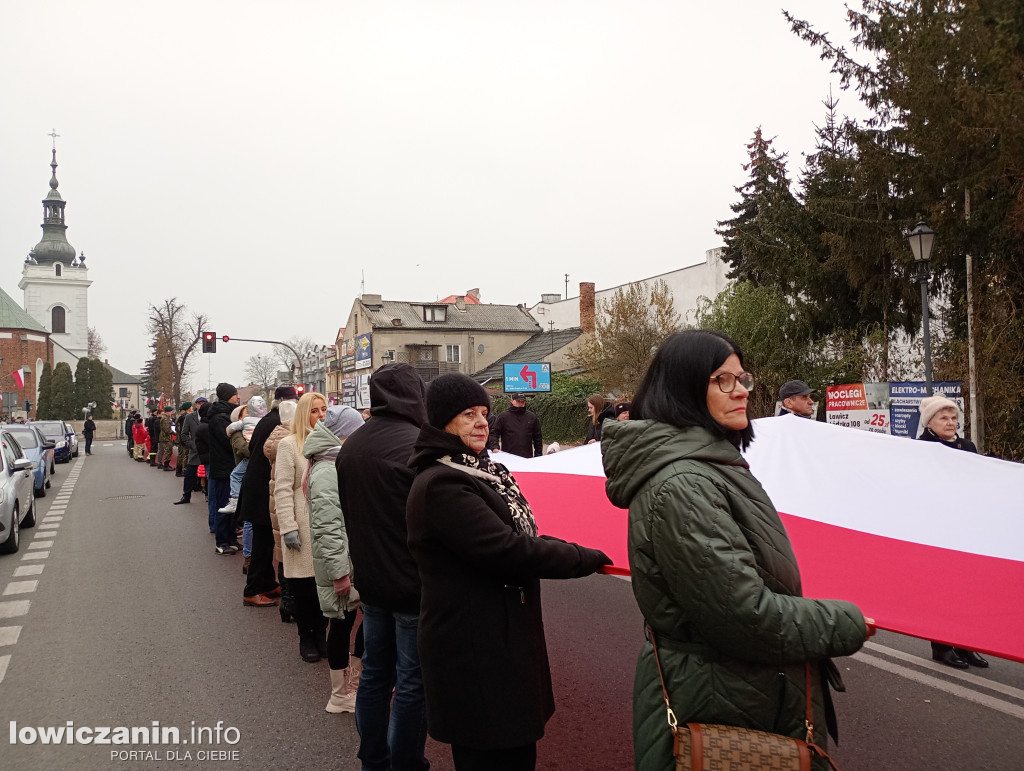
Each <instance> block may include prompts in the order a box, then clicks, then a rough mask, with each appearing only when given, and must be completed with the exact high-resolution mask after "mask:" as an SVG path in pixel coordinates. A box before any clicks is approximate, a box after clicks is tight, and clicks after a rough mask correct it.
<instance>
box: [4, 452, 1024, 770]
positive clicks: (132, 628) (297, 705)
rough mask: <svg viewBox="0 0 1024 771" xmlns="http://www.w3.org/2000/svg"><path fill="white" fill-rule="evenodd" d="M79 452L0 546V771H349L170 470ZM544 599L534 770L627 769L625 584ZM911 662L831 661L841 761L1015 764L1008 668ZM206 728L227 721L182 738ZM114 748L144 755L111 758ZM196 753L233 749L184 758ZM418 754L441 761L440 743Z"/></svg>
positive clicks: (917, 656)
mask: <svg viewBox="0 0 1024 771" xmlns="http://www.w3.org/2000/svg"><path fill="white" fill-rule="evenodd" d="M93 450H94V454H93V456H92V457H89V458H85V457H84V456H83V457H81V458H79V459H77V460H75V461H74V462H72V463H71V464H68V465H62V466H58V467H57V474H56V477H55V478H54V484H53V489H52V490H50V491H49V495H48V497H47V498H45V499H41V500H39V501H38V504H39V514H40V520H41V523H40V525H39V526H38V527H37V528H36V529H35V530H26V531H24V532H23V541H22V549H21V551H20V552H19V553H17V554H14V555H7V556H3V557H0V714H2V715H3V716H4V722H5V723H6V724H7V725H5V726H3V727H2V728H3V733H4V737H3V739H2V740H0V768H2V769H54V768H76V769H109V768H112V767H116V768H170V767H176V768H193V767H200V766H206V765H209V764H210V763H211V762H216V763H218V764H219V766H220V767H223V768H276V769H290V768H311V769H321V768H323V769H358V768H359V764H358V762H357V761H356V759H355V752H356V747H357V736H356V732H355V725H354V721H353V718H352V716H351V715H329V714H327V713H325V712H324V711H323V706H324V703H325V702H326V699H327V696H328V690H329V688H328V674H327V664H326V662H321V663H318V664H312V665H311V664H306V663H304V662H302V661H301V659H300V658H299V656H298V642H297V636H296V632H295V627H294V625H287V624H282V623H281V622H280V620H279V617H278V615H277V611H276V609H256V608H249V607H245V606H243V605H242V601H241V592H242V586H243V581H244V579H243V576H242V575H241V572H240V571H241V557H240V556H238V557H222V556H218V555H217V554H215V553H214V543H213V536H211V535H210V534H209V533H208V529H207V527H206V507H205V504H204V503H203V501H202V496H201V495H197V496H194V497H193V501H194V502H193V503H192V504H191V505H190V506H173V505H172V502H173V501H174V500H175V499H176V498H177V497H178V495H179V494H180V482H181V480H180V479H177V478H175V477H174V476H173V474H168V473H164V472H161V471H157V470H154V469H151V468H149V467H148V466H145V465H143V464H138V463H134V462H131V461H130V460H129V459H128V457H127V454H126V453H125V451H124V449H123V446H122V444H120V443H117V444H115V443H106V442H103V443H97V444H96V445H94V448H93ZM72 485H73V490H72ZM69 491H70V494H69ZM47 541H52V544H51V545H50V546H44V547H41V548H39V545H40V544H45V543H46V542H47ZM36 555H38V556H36ZM40 567H41V568H42V569H41V570H39V568H40ZM33 582H35V583H33ZM544 604H545V621H546V626H547V638H548V645H549V651H550V657H551V667H552V673H553V677H554V681H555V698H556V702H557V705H558V710H557V712H556V714H555V716H554V718H553V719H552V720H551V722H550V723H549V724H548V732H547V737H546V738H545V739H544V741H543V742H541V744H540V749H539V764H538V765H539V768H541V769H546V770H554V769H560V770H565V771H569V770H576V769H580V770H583V769H586V770H587V771H592V770H597V769H609V770H616V769H629V768H632V734H631V692H632V677H633V665H634V660H635V656H636V653H637V651H638V650H639V647H640V644H641V641H642V632H641V619H640V616H639V613H638V612H637V610H636V607H635V605H634V603H633V599H632V593H631V591H630V587H629V584H628V582H627V581H623V580H620V579H616V578H611V577H606V576H594V577H591V578H588V579H583V580H579V581H561V582H555V581H552V582H547V583H546V585H545V587H544ZM927 655H928V645H927V643H926V642H923V641H920V640H914V639H911V638H905V637H900V636H897V635H892V634H886V633H880V634H879V635H878V636H877V637H876V638H875V640H874V641H872V643H870V644H869V646H868V647H867V648H865V650H864V651H863V652H862V653H860V654H858V655H857V656H855V657H853V658H851V659H847V660H843V661H840V662H839V664H840V668H841V669H842V670H843V674H844V677H845V679H846V684H847V693H845V694H841V695H839V696H838V697H837V709H838V710H839V718H840V732H841V745H840V746H839V747H838V748H835V749H834V752H833V757H834V758H835V759H836V761H837V762H838V763H839V765H840V767H841V768H843V769H844V771H851V769H852V770H853V771H860V770H863V771H869V770H870V771H876V770H877V769H949V771H960V769H968V768H969V769H1019V768H1021V767H1022V761H1021V756H1022V754H1024V753H1022V751H1024V738H1022V736H1024V731H1022V729H1024V665H1020V664H1016V663H1011V662H1007V661H994V662H993V666H992V668H990V669H988V670H984V671H982V670H975V669H972V670H970V672H968V673H958V672H953V671H951V670H948V669H946V668H943V667H940V666H938V665H934V664H932V662H931V661H929V660H927V658H926V657H927ZM11 721H14V722H15V724H16V729H15V730H16V732H24V731H25V729H28V730H29V731H31V730H32V729H33V727H40V726H45V727H52V728H54V729H57V728H60V727H64V726H66V724H67V722H68V721H73V723H74V726H75V727H76V728H81V727H90V728H91V727H117V726H127V727H133V726H135V727H150V726H152V724H153V722H154V721H158V723H159V725H160V726H162V727H164V728H167V727H176V728H178V730H179V737H180V738H181V739H182V740H187V741H188V744H179V745H168V744H149V745H146V744H141V743H137V742H136V743H135V744H127V745H105V746H99V745H88V744H79V743H76V744H70V745H69V744H61V745H59V746H55V745H52V744H43V743H42V740H40V739H38V738H37V739H36V741H35V742H34V743H25V737H22V738H21V739H19V740H18V741H16V742H13V743H12V741H11V735H10V731H11V728H10V723H11ZM218 724H220V725H221V727H222V729H234V730H233V731H231V730H222V734H221V739H220V741H219V742H218V741H216V740H215V738H213V737H210V736H209V735H205V734H204V735H203V737H202V740H201V741H193V740H192V739H191V731H192V729H193V727H196V728H197V729H198V728H203V727H209V728H215V727H216V726H217V725H218ZM19 735H20V733H19ZM26 736H28V735H27V734H26ZM28 738H31V737H28ZM119 751H122V752H130V751H134V752H136V753H139V752H151V753H153V755H152V756H144V757H142V758H141V759H140V758H139V757H138V756H136V758H135V759H134V760H133V759H128V760H122V759H118V758H117V757H115V758H113V759H112V757H111V753H112V752H119ZM186 752H188V753H190V755H191V759H190V760H182V759H178V760H175V759H173V758H174V753H177V757H178V758H185V753H186ZM210 752H214V753H216V752H226V753H237V754H235V755H227V756H226V758H227V759H224V760H218V756H217V755H214V756H213V757H212V758H211V757H210V756H209V755H206V756H204V757H202V758H200V754H199V753H210ZM168 753H170V758H171V759H168V757H169V755H168ZM427 755H428V757H429V758H430V760H431V762H432V764H433V765H432V767H433V768H435V769H451V768H452V766H451V761H450V756H449V754H448V751H447V748H446V747H445V746H443V745H439V744H436V743H433V742H430V743H429V744H428V747H427ZM125 757H130V756H125ZM221 757H224V756H221Z"/></svg>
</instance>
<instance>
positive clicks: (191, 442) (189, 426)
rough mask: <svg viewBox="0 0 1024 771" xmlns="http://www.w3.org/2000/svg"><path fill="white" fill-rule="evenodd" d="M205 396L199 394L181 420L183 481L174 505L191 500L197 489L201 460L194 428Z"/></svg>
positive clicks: (195, 428)
mask: <svg viewBox="0 0 1024 771" xmlns="http://www.w3.org/2000/svg"><path fill="white" fill-rule="evenodd" d="M206 403H207V402H206V398H205V397H203V396H200V397H199V398H198V399H196V401H195V404H193V405H192V408H191V409H189V411H188V414H187V415H185V417H184V418H183V419H182V421H181V430H180V431H179V432H178V435H179V436H180V438H181V444H182V448H183V450H184V452H185V456H186V459H185V481H184V482H183V484H182V490H181V498H180V499H178V500H176V501H175V502H174V505H175V506H180V505H181V504H183V503H191V502H192V493H193V492H196V490H197V489H198V481H199V480H198V478H197V474H198V471H199V464H200V463H201V462H202V461H201V460H200V458H199V448H198V447H196V436H195V435H196V430H197V429H198V428H199V422H200V415H199V411H200V410H201V409H202V407H203V405H204V404H206Z"/></svg>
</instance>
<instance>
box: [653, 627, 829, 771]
mask: <svg viewBox="0 0 1024 771" xmlns="http://www.w3.org/2000/svg"><path fill="white" fill-rule="evenodd" d="M646 626H647V636H648V637H649V638H650V640H651V648H652V649H653V650H654V664H655V666H657V668H658V679H659V680H660V681H661V696H662V698H663V699H664V700H665V711H666V716H667V719H668V725H669V728H671V729H672V732H673V733H675V731H676V728H677V727H678V726H679V720H678V719H677V718H676V714H675V712H673V711H672V704H671V702H669V698H668V688H666V687H665V675H664V673H663V672H662V671H661V658H660V657H659V656H658V644H657V642H656V641H655V639H654V630H653V629H652V628H651V625H650V624H647V625H646ZM804 673H805V678H806V687H805V689H804V690H805V693H806V713H805V716H804V725H805V726H806V727H807V737H806V739H805V740H804V741H805V742H806V743H807V745H808V747H810V748H811V752H814V753H815V754H817V755H819V756H820V757H823V758H825V759H826V760H828V762H829V765H831V766H832V768H836V765H835V763H834V762H833V761H832V758H830V757H829V756H828V754H827V753H826V752H825V751H824V750H822V749H821V748H820V747H818V745H817V744H815V743H814V711H813V698H812V692H811V662H810V661H808V662H805V664H804Z"/></svg>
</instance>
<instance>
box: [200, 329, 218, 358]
mask: <svg viewBox="0 0 1024 771" xmlns="http://www.w3.org/2000/svg"><path fill="white" fill-rule="evenodd" d="M203 353H217V333H216V332H203Z"/></svg>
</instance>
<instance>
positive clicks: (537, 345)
mask: <svg viewBox="0 0 1024 771" xmlns="http://www.w3.org/2000/svg"><path fill="white" fill-rule="evenodd" d="M582 334H583V330H582V329H580V328H579V327H569V329H556V330H555V331H554V332H538V333H537V334H535V335H534V336H533V337H531V338H530V339H529V340H527V341H526V342H525V343H523V344H522V345H520V346H519V347H518V348H515V349H514V350H512V351H509V352H508V353H507V354H505V355H504V356H502V357H501V358H500V359H498V360H497V361H496V362H494V363H493V364H491V365H490V366H488V367H485V368H484V369H482V370H480V371H479V372H476V373H474V374H473V379H474V380H479V381H483V380H487V379H489V378H500V377H502V376H503V374H504V368H503V366H502V365H503V364H504V363H505V362H507V361H508V362H520V361H521V362H533V361H545V360H546V359H547V358H548V357H549V356H550V355H551V353H552V351H557V350H558V349H559V348H564V347H565V346H567V345H569V343H572V342H574V341H575V340H577V339H578V338H579V337H580V335H582Z"/></svg>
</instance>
